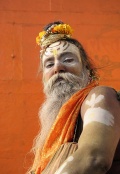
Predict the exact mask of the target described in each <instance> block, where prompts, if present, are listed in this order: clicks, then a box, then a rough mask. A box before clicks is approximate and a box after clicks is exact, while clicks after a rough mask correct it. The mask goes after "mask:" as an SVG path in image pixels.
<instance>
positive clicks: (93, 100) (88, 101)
mask: <svg viewBox="0 0 120 174" xmlns="http://www.w3.org/2000/svg"><path fill="white" fill-rule="evenodd" d="M95 97H96V96H95V94H92V96H91V99H90V100H87V101H86V103H85V104H86V105H88V106H90V107H91V108H93V107H94V106H95V104H96V103H99V102H100V101H101V100H102V99H103V98H104V96H103V95H99V96H98V97H96V98H95Z"/></svg>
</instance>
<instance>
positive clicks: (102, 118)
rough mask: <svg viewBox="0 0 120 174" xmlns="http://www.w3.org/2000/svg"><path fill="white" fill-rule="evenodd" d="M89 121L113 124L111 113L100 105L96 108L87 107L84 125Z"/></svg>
mask: <svg viewBox="0 0 120 174" xmlns="http://www.w3.org/2000/svg"><path fill="white" fill-rule="evenodd" d="M91 122H99V123H102V124H105V125H107V126H113V124H114V117H113V115H112V114H111V113H110V112H109V111H107V110H105V109H102V108H100V107H98V108H89V109H87V111H86V112H85V115H84V125H83V126H84V127H85V126H86V125H87V124H89V123H91Z"/></svg>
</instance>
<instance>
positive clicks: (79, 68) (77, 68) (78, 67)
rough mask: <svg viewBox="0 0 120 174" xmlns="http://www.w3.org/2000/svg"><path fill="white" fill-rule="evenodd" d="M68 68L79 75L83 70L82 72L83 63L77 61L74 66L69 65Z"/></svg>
mask: <svg viewBox="0 0 120 174" xmlns="http://www.w3.org/2000/svg"><path fill="white" fill-rule="evenodd" d="M67 70H68V71H69V72H70V73H72V74H74V75H77V76H79V75H80V74H81V72H82V65H80V64H79V63H76V64H75V65H73V66H68V67H67Z"/></svg>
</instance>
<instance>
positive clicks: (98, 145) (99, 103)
mask: <svg viewBox="0 0 120 174" xmlns="http://www.w3.org/2000/svg"><path fill="white" fill-rule="evenodd" d="M81 116H82V120H83V131H82V134H81V136H80V139H79V143H78V144H79V148H80V149H82V150H83V152H85V153H87V152H88V153H90V154H92V155H93V156H94V155H95V156H99V157H100V158H103V159H104V160H107V162H108V163H109V164H110V163H111V162H112V160H113V157H114V153H115V149H116V146H117V143H118V141H119V138H120V102H119V101H118V100H117V94H116V92H115V90H113V89H112V88H109V87H96V88H95V89H93V90H92V91H91V92H90V94H89V95H88V96H87V98H86V99H85V101H84V103H83V105H82V107H81Z"/></svg>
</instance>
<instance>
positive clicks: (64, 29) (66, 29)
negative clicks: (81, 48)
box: [36, 24, 73, 45]
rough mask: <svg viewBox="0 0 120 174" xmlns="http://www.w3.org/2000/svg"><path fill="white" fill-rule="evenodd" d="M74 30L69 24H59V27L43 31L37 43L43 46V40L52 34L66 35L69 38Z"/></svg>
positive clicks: (37, 38)
mask: <svg viewBox="0 0 120 174" xmlns="http://www.w3.org/2000/svg"><path fill="white" fill-rule="evenodd" d="M72 32H73V30H72V28H71V27H70V25H68V24H59V25H56V24H55V25H52V26H51V27H50V28H48V30H47V31H42V32H40V33H39V36H37V37H36V43H37V44H38V45H41V42H42V40H44V38H45V37H46V36H48V35H50V34H65V35H69V37H70V36H71V35H72Z"/></svg>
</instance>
